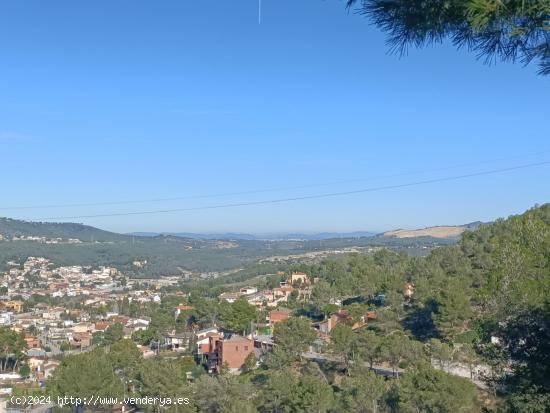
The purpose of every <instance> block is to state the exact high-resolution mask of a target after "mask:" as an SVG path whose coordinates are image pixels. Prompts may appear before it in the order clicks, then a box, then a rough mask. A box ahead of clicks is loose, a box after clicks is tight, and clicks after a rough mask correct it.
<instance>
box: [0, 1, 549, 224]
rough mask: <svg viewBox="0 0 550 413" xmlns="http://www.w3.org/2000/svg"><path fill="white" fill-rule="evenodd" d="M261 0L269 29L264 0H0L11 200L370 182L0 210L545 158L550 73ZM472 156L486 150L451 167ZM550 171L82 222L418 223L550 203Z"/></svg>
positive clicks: (197, 202) (341, 15)
mask: <svg viewBox="0 0 550 413" xmlns="http://www.w3.org/2000/svg"><path fill="white" fill-rule="evenodd" d="M262 3H263V13H262V22H261V24H258V2H257V0H239V1H218V2H203V1H200V2H199V1H182V0H178V1H162V2H145V1H134V0H132V1H124V0H117V1H110V0H109V1H106V0H104V1H93V2H75V1H48V2H45V1H42V0H36V1H15V0H11V1H4V2H2V3H0V154H1V156H0V176H1V177H2V179H1V182H2V185H1V189H0V207H3V208H6V207H12V206H26V205H30V206H35V205H44V204H52V203H53V204H67V203H87V202H103V201H118V200H136V199H144V198H145V199H147V198H165V197H177V196H188V195H191V196H192V195H202V194H220V193H227V192H240V191H248V190H256V189H266V188H267V189H270V188H281V187H283V188H285V187H289V186H296V185H310V184H326V183H329V182H334V181H342V180H354V179H362V180H363V181H361V182H351V183H346V184H333V185H321V186H317V187H310V188H302V189H286V190H278V191H272V192H265V193H256V194H248V195H233V196H221V197H216V198H208V199H189V200H179V201H172V202H167V201H164V202H155V203H146V204H136V205H134V204H126V205H104V206H94V207H90V206H88V207H64V208H56V209H36V210H7V209H2V210H0V215H4V216H10V217H15V218H23V219H37V218H48V217H58V216H67V215H69V216H73V215H85V214H98V213H110V212H125V211H141V210H149V209H166V208H180V207H195V206H204V205H212V204H219V203H231V202H241V201H257V200H264V199H276V198H284V197H291V196H301V195H310V194H317V193H323V192H334V191H345V190H354V189H360V188H366V187H370V186H377V185H391V184H401V183H406V182H410V181H413V180H422V179H432V178H437V177H444V176H450V175H455V174H462V173H470V172H477V171H481V170H487V169H493V168H501V167H507V166H513V165H517V164H523V163H529V162H535V161H540V160H550V152H549V153H546V154H539V155H533V154H534V153H539V152H542V151H549V150H550V140H549V137H550V128H549V123H548V113H549V109H550V108H549V105H548V91H549V89H548V86H549V80H548V78H542V77H538V76H536V74H535V68H534V67H533V68H523V67H521V65H512V64H498V65H496V66H492V67H488V66H484V65H482V64H481V63H480V62H478V61H476V60H475V57H474V56H473V55H471V54H468V53H466V52H464V51H462V52H457V51H456V50H455V49H454V48H453V47H452V46H450V45H449V44H447V45H443V46H435V47H431V48H428V49H423V50H411V51H410V53H409V55H408V56H407V57H404V58H401V59H399V58H398V57H396V56H392V55H388V54H387V48H386V46H385V44H384V35H383V34H382V33H380V32H379V31H378V30H377V29H375V28H373V27H372V26H370V25H369V23H368V22H367V21H366V20H365V19H364V18H362V17H360V16H358V15H355V14H349V13H347V12H346V11H345V8H344V4H343V3H344V2H343V1H338V0H324V1H321V0H300V1H296V0H263V2H262ZM495 159H501V160H498V161H496V160H495ZM464 163H473V164H474V165H471V166H468V167H457V168H449V167H452V166H456V165H460V164H464ZM441 168H447V169H443V170H441ZM419 171H424V172H422V173H419ZM395 174H399V176H393V177H388V175H395ZM548 182H550V167H549V166H541V167H537V168H530V169H525V170H520V171H515V172H509V173H502V174H498V175H490V176H483V177H476V178H471V179H465V180H461V181H453V182H445V183H436V184H431V185H425V186H417V187H410V188H404V189H396V190H388V191H382V192H375V193H366V194H358V195H350V196H345V197H335V198H327V199H315V200H306V201H299V202H293V203H286V204H270V205H263V206H247V207H240V208H230V209H219V210H206V211H195V212H185V213H182V212H180V213H169V214H158V215H146V216H130V217H104V218H89V219H74V220H73V221H77V222H85V223H88V224H91V225H95V226H99V227H102V228H106V229H110V230H115V231H139V230H143V231H207V232H211V231H246V232H255V233H261V232H271V231H325V230H327V231H333V230H337V231H348V230H384V229H391V228H397V227H409V228H412V227H422V226H428V225H436V224H459V223H464V222H470V221H474V220H491V219H494V218H496V217H499V216H505V215H509V214H512V213H518V212H521V211H523V210H524V209H526V208H529V207H531V206H533V205H534V204H535V203H544V202H547V201H549V200H550V185H548Z"/></svg>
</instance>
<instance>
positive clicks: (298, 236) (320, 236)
mask: <svg viewBox="0 0 550 413" xmlns="http://www.w3.org/2000/svg"><path fill="white" fill-rule="evenodd" d="M126 235H129V236H140V237H158V236H159V235H170V236H174V237H182V238H192V239H201V240H216V239H218V240H222V239H230V240H247V241H289V240H304V241H320V240H325V239H333V238H362V237H372V236H374V235H376V233H375V232H369V231H355V232H319V233H313V234H306V233H280V234H258V235H253V234H247V233H233V232H226V233H204V234H203V233H193V232H163V233H160V232H131V233H128V234H126Z"/></svg>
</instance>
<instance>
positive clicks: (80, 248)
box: [0, 218, 456, 277]
mask: <svg viewBox="0 0 550 413" xmlns="http://www.w3.org/2000/svg"><path fill="white" fill-rule="evenodd" d="M0 234H1V235H3V237H4V241H1V240H0V242H1V246H2V247H1V248H0V271H1V270H3V269H6V263H7V262H8V261H15V262H23V261H25V260H26V259H27V257H29V256H40V257H45V258H48V259H51V260H52V261H53V262H54V263H55V264H56V265H95V266H97V265H110V266H114V267H116V268H118V269H119V270H121V271H124V272H126V273H128V274H129V275H132V276H134V277H158V276H162V275H174V274H181V273H182V272H183V271H192V272H195V273H204V272H224V271H230V270H234V269H236V268H243V267H246V266H248V265H253V264H255V263H257V262H258V261H259V260H262V259H267V258H272V257H282V259H286V258H285V257H293V256H299V255H300V254H304V253H308V252H320V251H321V252H322V251H329V252H332V251H334V252H335V253H341V252H342V250H343V249H345V248H351V247H362V248H368V247H386V248H389V249H394V250H398V251H406V252H407V253H408V254H410V255H425V254H427V253H428V252H429V251H430V250H431V249H433V248H434V247H438V246H441V245H448V244H450V243H451V244H452V243H455V242H456V240H455V239H449V240H448V239H436V238H432V237H421V238H407V239H400V238H396V237H364V236H363V237H349V238H345V237H334V238H329V239H319V240H316V239H313V240H304V239H277V240H265V239H251V240H250V239H236V238H234V239H232V240H231V241H230V242H228V241H227V239H225V240H224V239H200V238H196V239H193V238H189V237H181V236H175V235H157V234H146V233H142V234H140V235H142V236H138V235H123V234H116V233H112V232H108V231H103V230H101V229H98V228H94V227H91V226H87V225H81V224H73V223H47V222H27V221H19V220H14V219H8V218H1V219H0ZM357 234H358V233H354V234H353V235H357ZM361 234H363V233H361ZM180 235H181V234H180ZM187 235H189V234H187ZM229 235H230V234H229ZM325 235H326V236H328V235H329V234H325ZM13 236H18V237H21V236H33V237H46V238H62V239H63V240H68V239H69V238H71V239H79V240H80V241H82V242H81V243H67V242H60V243H46V242H37V241H36V240H17V241H12V239H13ZM289 259H291V260H292V259H294V258H289ZM135 260H147V262H148V264H147V265H146V266H145V267H143V268H136V267H135V266H133V264H132V263H133V261H135Z"/></svg>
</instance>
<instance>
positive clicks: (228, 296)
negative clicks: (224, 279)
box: [218, 291, 243, 303]
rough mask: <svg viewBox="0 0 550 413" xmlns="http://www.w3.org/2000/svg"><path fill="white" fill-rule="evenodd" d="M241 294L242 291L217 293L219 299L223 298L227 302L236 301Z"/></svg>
mask: <svg viewBox="0 0 550 413" xmlns="http://www.w3.org/2000/svg"><path fill="white" fill-rule="evenodd" d="M242 296H243V293H241V292H240V291H239V292H227V293H221V294H220V295H219V297H218V298H219V299H220V300H222V301H223V300H225V301H227V302H228V303H234V302H235V301H237V300H238V299H239V298H241V297H242Z"/></svg>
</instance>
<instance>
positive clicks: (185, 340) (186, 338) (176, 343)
mask: <svg viewBox="0 0 550 413" xmlns="http://www.w3.org/2000/svg"><path fill="white" fill-rule="evenodd" d="M193 336H194V335H193V333H190V332H183V333H176V332H175V331H171V332H169V333H165V334H163V336H162V338H163V341H164V346H165V347H166V348H168V349H170V350H173V351H185V350H189V349H190V348H191V343H192V340H193Z"/></svg>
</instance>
